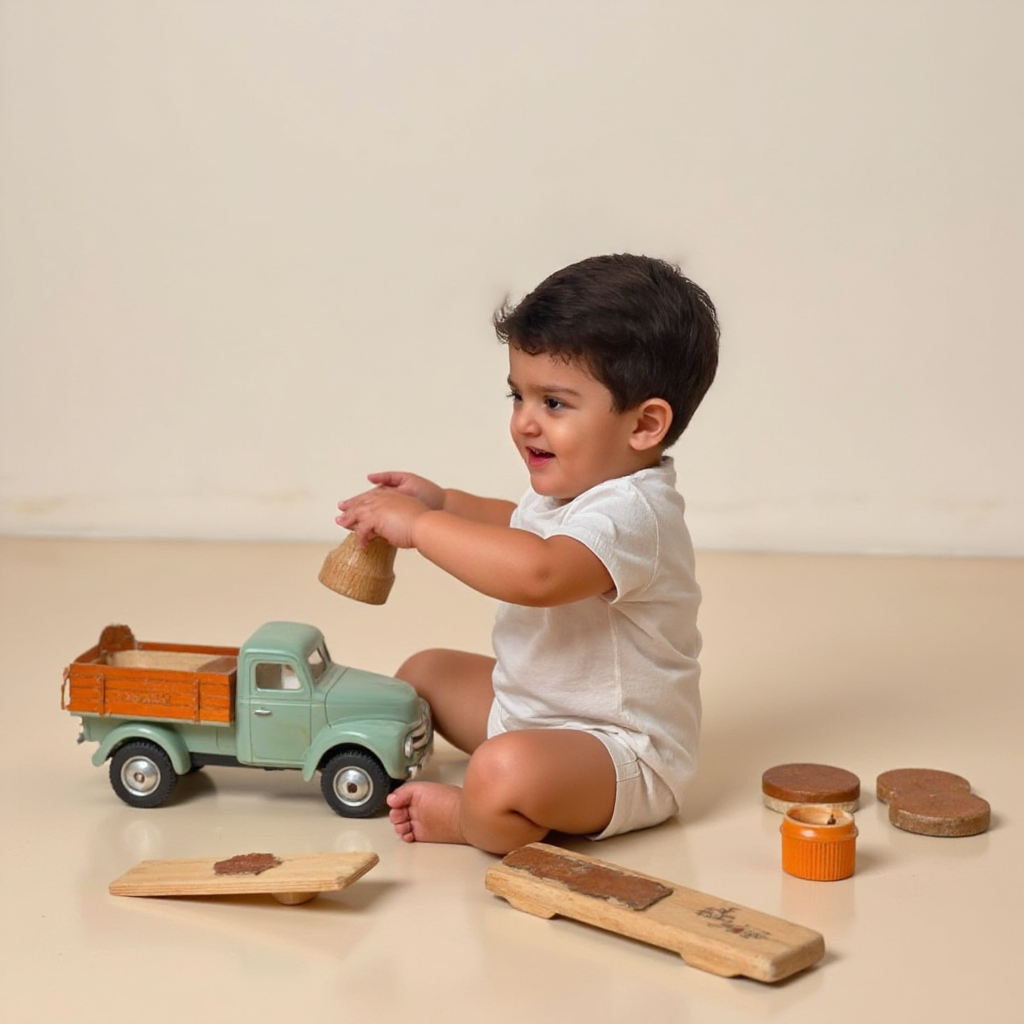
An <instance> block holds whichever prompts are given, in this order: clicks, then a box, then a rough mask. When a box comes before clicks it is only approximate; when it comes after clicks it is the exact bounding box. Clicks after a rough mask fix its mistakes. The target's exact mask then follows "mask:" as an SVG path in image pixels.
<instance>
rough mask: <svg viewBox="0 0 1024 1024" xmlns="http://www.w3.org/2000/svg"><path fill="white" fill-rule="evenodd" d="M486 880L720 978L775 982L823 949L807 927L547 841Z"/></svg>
mask: <svg viewBox="0 0 1024 1024" xmlns="http://www.w3.org/2000/svg"><path fill="white" fill-rule="evenodd" d="M486 886H487V889H488V890H489V891H490V892H493V893H495V894H496V895H498V896H501V897H502V898H504V899H506V900H508V902H509V903H510V904H511V905H512V906H513V907H515V908H516V909H517V910H522V911H525V912H526V913H528V914H534V915H536V916H537V917H545V918H550V917H554V916H555V915H556V914H558V915H561V916H563V917H569V918H572V919H573V920H576V921H582V922H584V923H585V924H590V925H594V926H596V927H598V928H603V929H604V930H606V931H610V932H614V933H615V934H618V935H625V936H627V937H628V938H631V939H638V940H639V941H641V942H646V943H649V944H650V945H653V946H660V947H661V948H663V949H668V950H671V951H672V952H674V953H678V954H679V955H680V956H681V957H682V958H683V960H684V961H686V963H687V964H689V965H690V966H691V967H697V968H699V969H700V970H702V971H709V972H710V973H712V974H718V975H721V976H722V977H727V978H731V977H736V976H737V975H743V976H745V977H748V978H753V979H754V980H756V981H767V982H773V981H781V980H782V979H783V978H788V977H789V976H790V975H792V974H796V973H797V972H798V971H802V970H803V969H804V968H805V967H810V966H811V965H812V964H815V963H817V962H818V961H819V960H820V959H821V958H822V957H823V956H824V955H825V940H824V939H823V938H822V937H821V935H820V934H819V933H818V932H815V931H812V930H811V929H810V928H804V927H803V926H801V925H797V924H792V923H790V922H789V921H784V920H783V919H782V918H779V917H772V916H771V915H770V914H763V913H761V912H760V911H757V910H750V909H749V908H747V907H741V906H739V905H738V904H736V903H733V902H731V901H729V900H723V899H720V898H719V897H717V896H708V895H706V894H705V893H701V892H697V891H696V890H695V889H687V888H685V887H683V886H680V885H675V884H674V883H672V882H666V881H663V880H662V879H658V878H653V877H651V876H650V875H642V874H640V873H639V872H636V871H630V870H628V869H626V868H622V867H619V866H617V865H615V864H609V863H607V862H606V861H601V860H595V859H594V858H592V857H587V856H585V855H584V854H580V853H572V852H570V851H569V850H563V849H561V848H559V847H555V846H550V845H548V844H547V843H531V844H530V845H529V846H524V847H521V848H520V849H518V850H513V851H512V853H510V854H508V856H506V857H505V858H504V859H503V860H502V861H501V862H500V863H499V864H496V865H494V866H493V867H492V868H490V869H489V870H488V872H487V877H486Z"/></svg>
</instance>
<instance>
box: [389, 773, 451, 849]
mask: <svg viewBox="0 0 1024 1024" xmlns="http://www.w3.org/2000/svg"><path fill="white" fill-rule="evenodd" d="M461 803H462V790H461V789H459V787H458V786H449V785H446V784H445V783H443V782H407V783H405V785H404V786H399V787H398V789H396V790H395V791H394V793H391V794H389V795H388V807H390V808H391V811H390V813H389V814H388V817H389V818H390V819H391V824H392V825H394V827H395V834H396V835H398V836H399V837H400V838H401V839H403V840H405V842H407V843H465V842H466V840H465V837H464V836H463V835H462V825H461V823H460V821H459V806H460V804H461Z"/></svg>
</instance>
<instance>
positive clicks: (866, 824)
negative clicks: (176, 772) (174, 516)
mask: <svg viewBox="0 0 1024 1024" xmlns="http://www.w3.org/2000/svg"><path fill="white" fill-rule="evenodd" d="M323 554H324V551H323V550H322V549H320V548H318V547H317V546H310V545H293V546H288V545H265V546H261V545H242V544H239V545H190V544H148V543H125V542H116V543H115V542H99V541H94V542H85V541H79V542H72V541H43V540H38V541H26V540H10V539H9V540H0V651H2V656H3V667H4V680H3V691H2V692H3V706H2V715H3V723H4V729H3V737H4V739H3V744H2V748H0V758H2V775H0V779H2V780H3V782H2V785H3V826H2V827H3V841H2V844H0V868H2V871H0V877H2V879H3V892H4V895H3V902H2V911H0V921H2V925H0V928H2V932H0V934H2V947H0V1021H3V1022H4V1024H22V1022H36V1021H39V1022H47V1024H55V1022H64V1021H68V1022H72V1021H81V1022H87V1021H97V1022H99V1021H103V1022H105V1024H106V1022H110V1021H123V1020H146V1021H147V1022H149V1024H153V1022H161V1021H179V1020H184V1019H189V1020H197V1021H213V1020H217V1019H222V1020H242V1021H246V1022H249V1024H253V1022H257V1024H258V1022H262V1021H275V1022H276V1021H285V1020H288V1021H296V1020H304V1021H311V1020H316V1021H328V1020H330V1021H360V1022H365V1024H376V1022H378V1021H380V1022H390V1021H398V1020H405V1021H414V1020H422V1021H444V1022H461V1021H467V1022H468V1021H472V1022H484V1021H486V1022H501V1021H521V1020H534V1021H554V1020H573V1021H575V1020H589V1021H623V1022H627V1021H628V1022H631V1024H632V1022H634V1021H654V1020H665V1021H683V1020H686V1021H698V1022H701V1024H713V1022H717V1021H728V1022H735V1021H740V1020H760V1019H767V1018H778V1019H784V1020H785V1021H786V1022H787V1024H798V1022H801V1021H808V1022H809V1021H832V1022H846V1021H858V1022H860V1021H872V1022H875V1021H879V1022H880V1021H900V1020H915V1021H916V1020H929V1021H939V1022H941V1021H964V1020H970V1019H974V1018H977V1017H978V1016H980V1015H981V1014H984V1015H985V1016H986V1017H988V1018H989V1019H993V1020H1011V1019H1017V1013H1018V1012H1019V1004H1020V996H1021V992H1022V989H1021V981H1020V978H1021V967H1020V962H1021V954H1022V953H1024V940H1022V937H1021V922H1022V921H1024V901H1022V898H1021V897H1022V884H1021V870H1022V866H1024V840H1022V833H1021V809H1020V802H1021V798H1022V796H1021V792H1022V784H1024V772H1022V770H1021V769H1022V764H1021V761H1022V759H1021V755H1020V750H1021V730H1022V727H1024V716H1022V714H1021V711H1022V699H1021V692H1022V686H1024V616H1022V610H1024V562H1021V561H941V560H909V559H853V558H849V559H847V558H803V557H777V556H762V557H757V556H738V555H719V554H707V555H703V556H702V557H701V558H700V570H701V579H702V583H703V585H704V590H705V610H704V615H703V620H702V626H703V632H704V635H705V657H704V693H705V733H704V742H703V752H702V758H703V768H702V773H701V776H700V779H699V781H698V783H697V784H696V786H695V788H694V790H693V794H692V799H691V801H690V803H689V805H688V806H687V807H686V809H685V812H684V814H683V815H682V817H681V819H680V820H678V821H673V822H670V823H668V824H666V825H664V826H661V827H659V828H656V829H652V830H650V831H648V832H645V833H640V834H634V835H631V836H624V837H620V838H617V839H614V840H610V841H608V842H606V843H603V844H598V845H597V846H595V845H594V844H589V843H587V842H586V841H585V840H581V841H578V842H573V843H571V844H570V845H572V846H574V847H575V848H578V849H580V850H583V851H584V852H589V853H592V854H593V855H595V856H599V857H601V858H603V859H605V860H610V861H613V862H616V863H618V864H621V865H624V866H626V867H630V868H634V869H636V870H638V871H642V872H645V873H647V874H651V875H655V876H657V877H660V878H665V879H668V880H670V881H674V882H677V883H679V884H681V885H686V886H690V887H692V888H695V889H699V890H701V891H703V892H705V893H709V894H712V895H715V896H718V897H720V898H721V899H722V901H723V902H725V903H729V902H732V903H739V904H743V905H746V906H750V907H754V908H757V909H759V910H762V911H766V912H768V913H771V914H775V915H778V916H781V917H785V918H787V919H790V920H792V921H795V922H797V923H800V924H803V925H807V926H809V927H811V928H814V929H817V930H818V931H820V932H822V934H823V935H824V936H825V941H826V946H827V950H828V952H827V955H826V958H825V960H824V961H823V962H822V963H821V964H820V965H819V966H817V967H816V968H813V969H811V970H809V971H806V972H804V973H803V974H800V975H798V976H796V977H795V978H793V979H791V980H790V981H788V982H785V983H783V984H779V985H776V986H768V985H764V984H760V983H758V982H753V981H748V980H742V979H739V980H737V979H723V978H719V977H715V976H713V975H710V974H707V973H705V972H702V971H699V970H696V969H693V968H690V967H687V966H686V965H685V964H684V963H683V961H682V960H681V959H679V958H678V957H676V956H674V955H672V954H670V953H667V952H663V951H661V950H657V949H654V948H651V947H647V946H643V945H640V944H638V943H635V942H632V941H629V940H624V939H620V938H617V937H615V936H612V935H608V934H606V933H603V932H600V931H597V930H595V929H591V928H589V927H587V926H584V925H580V924H576V923H573V922H570V921H567V920H564V919H556V920H553V921H543V920H541V919H539V918H534V917H530V916H528V915H525V914H522V913H520V912H518V911H515V910H513V909H512V908H511V907H510V906H509V905H508V904H506V903H505V902H504V901H502V900H500V899H498V898H497V897H494V896H492V895H490V894H489V893H487V892H486V891H485V889H484V885H483V881H484V874H485V872H486V870H487V868H488V866H489V865H490V864H491V863H493V859H492V858H490V857H488V856H487V855H485V854H483V853H480V852H478V851H476V850H472V849H467V848H460V847H443V846H437V847H431V846H410V845H405V844H403V843H400V842H398V841H397V840H396V839H395V838H394V837H393V836H392V834H391V832H390V827H389V825H388V823H387V821H386V820H384V819H379V820H373V821H370V822H366V823H356V822H351V821H346V820H343V819H341V818H339V817H337V816H335V815H334V814H332V813H331V812H330V811H329V810H328V808H327V807H326V805H325V804H324V803H323V802H322V800H321V798H320V796H319V790H318V788H317V787H316V785H314V784H310V785H306V784H304V783H303V782H302V781H301V779H300V778H298V776H297V775H294V774H292V773H264V772H250V771H243V770H239V769H210V770H208V771H206V772H204V773H203V775H202V776H198V777H195V778H190V779H188V780H186V782H184V783H182V786H181V798H180V799H178V800H177V801H176V802H175V803H174V804H173V805H171V806H168V807H166V808H162V809H159V810H154V811H148V812H146V811H137V810H132V809H129V808H128V807H126V806H124V805H122V804H121V803H120V802H119V801H118V800H117V799H116V798H115V796H114V795H113V793H112V791H111V790H110V787H109V785H108V783H107V779H106V773H105V771H103V770H102V769H97V768H93V767H92V765H91V763H90V761H89V754H90V750H89V749H88V748H83V747H80V746H77V745H76V743H75V739H76V736H77V732H78V724H77V721H76V720H74V719H73V718H71V717H70V716H68V715H67V714H66V713H65V712H62V711H61V710H60V705H59V692H60V681H61V671H62V669H63V667H64V665H65V664H66V663H67V662H69V661H70V660H72V658H74V656H76V655H77V654H79V653H80V652H82V651H84V650H85V649H86V648H88V647H89V646H91V645H92V644H93V643H95V641H96V638H97V635H98V632H99V630H100V628H101V627H102V626H104V625H106V624H107V623H109V622H115V621H123V622H127V623H129V624H130V625H131V626H132V627H133V628H134V629H135V632H136V634H137V635H138V636H139V637H140V638H143V639H149V640H170V641H191V642H206V643H221V644H238V643H240V642H241V641H242V640H243V639H244V638H245V636H246V635H247V633H248V632H249V631H250V630H251V629H253V628H254V627H255V626H256V625H258V624H259V623H261V622H263V621H265V620H267V619H274V618H292V619H299V620H302V621H310V622H314V623H316V624H317V625H319V626H321V627H322V628H323V629H324V631H325V633H326V634H327V636H328V641H329V644H330V647H331V649H332V652H333V654H334V656H335V658H336V659H337V660H339V661H343V662H347V663H349V664H353V665H357V666H360V667H364V668H371V669H376V670H381V671H391V670H393V669H394V667H395V666H397V664H398V663H399V662H400V661H401V659H402V658H403V657H404V656H405V655H406V654H407V653H409V652H411V651H413V650H415V649H418V648H420V647H423V646H428V645H432V644H443V645H450V646H464V647H469V648H473V649H479V650H485V649H486V648H487V643H488V632H489V623H490V617H491V611H492V609H491V606H490V603H489V602H488V601H486V600H483V599H481V598H479V597H476V596H474V595H470V594H466V593H464V592H463V591H462V590H461V589H460V588H459V587H458V586H457V585H455V584H453V583H452V582H451V581H449V580H447V579H445V578H444V577H442V576H441V574H440V573H438V572H437V571H436V570H434V569H432V568H431V567H430V566H428V565H426V564H425V563H423V562H421V561H420V560H419V559H418V557H417V556H415V555H412V554H402V555H401V556H400V557H399V560H398V565H397V571H398V582H397V584H396V587H395V590H394V592H393V594H392V596H391V599H390V600H389V602H388V603H387V604H386V605H385V606H383V607H380V608H371V607H367V606H363V605H357V604H355V603H353V602H350V601H346V600H345V599H343V598H340V597H337V596H336V595H334V594H331V593H330V592H329V591H327V590H325V589H324V588H322V587H320V586H319V584H318V583H317V582H316V573H317V570H318V569H319V564H320V561H321V558H322V556H323ZM788 761H823V762H827V763H830V764H836V765H840V766H843V767H845V768H848V769H850V770H851V771H854V772H856V773H857V774H858V775H859V776H860V778H861V780H862V782H863V785H864V791H865V798H864V801H863V807H862V809H861V811H860V812H859V813H858V815H857V821H858V825H859V828H860V838H859V845H858V857H859V862H858V870H857V873H856V874H855V876H854V877H853V878H851V879H849V880H847V881H844V882H835V883H814V882H806V881H801V880H799V879H795V878H791V877H789V876H787V875H785V874H783V872H782V871H781V868H780V856H779V836H778V828H779V821H780V819H779V817H778V816H777V815H775V814H773V813H772V812H770V811H768V810H766V809H764V807H763V806H762V805H761V800H760V776H761V772H762V771H763V770H764V769H765V768H767V767H770V766H771V765H774V764H778V763H781V762H788ZM906 766H927V767H935V768H944V769H948V770H951V771H955V772H958V773H960V774H962V775H965V776H966V777H967V778H968V779H970V780H971V781H972V782H973V783H974V786H975V789H976V791H977V792H979V793H980V794H981V795H982V796H984V797H986V798H987V799H988V800H989V801H990V802H991V804H992V807H993V811H994V821H993V827H992V829H991V830H990V831H989V832H988V833H986V834H984V835H981V836H977V837H973V838H966V839H932V838H925V837H920V836H914V835H910V834H908V833H903V832H899V831H898V830H896V829H894V828H892V827H891V826H890V825H889V824H888V822H887V820H886V816H885V813H884V808H883V807H881V806H880V805H878V803H877V802H876V801H875V799H874V797H873V790H874V780H875V777H876V776H877V774H878V773H879V772H881V771H884V770H886V769H889V768H896V767H906ZM461 771H462V760H461V758H460V756H459V755H457V754H456V753H455V752H454V751H452V750H451V749H450V748H445V747H443V746H442V748H441V749H439V751H438V753H437V755H436V757H435V760H434V762H433V764H432V767H431V769H430V776H431V777H435V778H442V779H448V780H458V779H459V778H460V774H461ZM350 850H374V851H376V852H377V853H378V854H379V856H380V864H379V865H378V866H377V867H376V868H375V869H374V870H373V871H372V872H371V873H370V874H369V875H367V876H366V877H365V878H364V879H363V880H362V881H360V882H358V883H357V884H356V885H354V886H353V887H352V888H351V889H349V890H347V891H346V892H343V893H339V894H333V895H329V896H323V897H320V898H319V899H318V900H316V901H315V902H313V903H310V904H308V905H306V906H300V907H286V906H282V905H279V904H278V903H276V902H274V901H272V900H270V899H267V898H256V897H245V898H236V899H214V900H204V899H198V898H196V899H188V900H133V899H125V898H117V897H112V896H109V895H108V894H107V885H108V883H109V882H110V881H111V880H112V879H113V878H115V877H116V876H118V875H120V874H121V873H122V872H123V871H125V870H126V869H127V868H128V867H130V866H132V865H133V864H135V863H136V862H137V861H139V860H142V859H149V858H173V857H203V856H217V857H221V856H230V855H232V854H236V853H244V852H250V851H271V852H281V853H285V852H313V851H350ZM1014 1007H1016V1009H1014Z"/></svg>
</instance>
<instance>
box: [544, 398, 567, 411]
mask: <svg viewBox="0 0 1024 1024" xmlns="http://www.w3.org/2000/svg"><path fill="white" fill-rule="evenodd" d="M544 405H545V406H546V407H547V408H548V409H564V408H565V402H562V401H559V399H557V398H545V399H544Z"/></svg>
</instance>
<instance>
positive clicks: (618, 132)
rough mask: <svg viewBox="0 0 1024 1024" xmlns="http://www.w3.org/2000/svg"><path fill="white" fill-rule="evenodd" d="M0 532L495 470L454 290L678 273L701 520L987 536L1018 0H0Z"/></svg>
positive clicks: (311, 508)
mask: <svg viewBox="0 0 1024 1024" xmlns="http://www.w3.org/2000/svg"><path fill="white" fill-rule="evenodd" d="M0 19H2V20H0V532H5V533H13V534H72V535H118V536H156V537H170V536H173V537H200V538H271V539H277V538H283V539H290V538H297V539H317V540H319V539H323V540H324V541H333V540H334V539H335V538H336V532H337V528H336V527H334V525H333V508H334V504H335V502H336V501H337V499H338V498H340V497H342V496H344V495H346V494H349V493H352V492H354V491H355V490H356V489H359V488H360V487H361V486H362V479H363V476H364V474H365V473H366V472H368V471H370V470H373V469H378V468H409V469H415V470H417V471H419V472H422V473H424V474H426V475H430V476H433V477H435V478H437V479H439V480H440V481H441V482H442V483H446V484H450V485H453V486H459V487H464V488H468V489H471V490H479V491H484V492H489V493H501V494H504V495H506V496H509V497H516V496H518V494H519V493H520V492H521V490H522V488H523V486H524V474H523V471H522V469H521V467H520V466H519V465H518V464H517V462H516V458H515V456H514V453H513V452H512V449H511V445H510V444H509V442H508V441H507V439H506V434H505V421H506V417H507V411H508V410H507V402H506V399H505V386H504V383H503V380H504V375H505V372H506V370H505V361H504V360H505V356H504V352H503V350H502V349H501V348H500V347H499V346H498V345H497V343H496V342H495V341H494V339H493V335H492V334H491V332H490V328H489V317H490V313H491V310H492V308H493V307H494V305H495V304H496V303H497V302H498V301H499V300H500V299H501V298H502V297H503V295H504V294H505V293H506V292H510V293H511V294H512V295H513V296H518V295H521V294H522V293H523V292H525V291H526V290H528V289H529V288H530V287H532V286H533V285H534V284H535V283H536V282H537V281H538V280H539V279H540V278H541V277H543V276H545V275H546V274H547V273H548V272H550V271H551V270H554V269H556V268H557V267H559V266H561V265H563V264H565V263H567V262H570V261H573V260H576V259H579V258H582V257H584V256H587V255H591V254H594V253H597V252H606V251H634V252H646V253H651V254H657V255H662V256H665V257H668V258H671V259H673V260H677V261H680V262H681V264H682V266H683V268H684V270H685V271H686V272H688V273H689V274H690V275H691V276H693V277H694V278H695V279H696V280H697V281H699V282H700V283H701V284H702V285H704V286H705V287H706V288H707V289H708V290H709V291H710V292H711V294H712V296H713V298H714V299H715V300H716V302H717V304H718V306H719V310H720V315H721V321H722V327H723V348H722V365H721V371H720V375H719V379H718V381H717V382H716V384H715V386H714V388H713V389H712V391H711V393H710V394H709V397H708V400H707V403H706V405H705V406H704V407H703V408H702V409H701V411H700V412H699V413H698V415H697V418H696V420H695V421H694V424H693V427H692V428H691V430H690V431H689V432H688V433H687V435H685V436H684V439H683V441H682V442H680V444H679V445H678V446H677V449H676V450H675V455H676V457H677V461H678V463H679V468H680V471H681V473H680V475H681V480H682V483H681V489H682V490H683V491H684V493H685V494H686V495H687V497H688V500H689V504H690V509H691V519H692V528H693V532H694V535H695V539H696V542H697V544H698V546H699V547H701V548H704V549H709V548H720V549H748V550H750V549H754V550H757V549H765V550H798V551H832V552H909V553H954V554H980V555H1024V525H1022V524H1024V459H1022V457H1021V441H1022V438H1024V414H1022V411H1021V410H1022V402H1021V391H1022V381H1024V354H1022V353H1024V345H1022V340H1021V331H1020V328H1019V324H1018V317H1017V315H1016V314H1017V304H1018V301H1019V299H1018V296H1019V294H1020V284H1019V282H1020V277H1021V271H1022V269H1024V254H1022V249H1024V242H1022V239H1024V207H1022V199H1021V193H1022V186H1021V182H1022V181H1024V138H1022V135H1024V127H1022V124H1024V119H1022V114H1021V109H1022V102H1021V97H1022V95H1024V62H1022V61H1021V60H1020V41H1021V39H1022V38H1024V5H1022V4H1020V3H1017V2H1013V0H1008V2H1004V3H998V2H994V0H972V2H967V0H963V2H953V0H930V2H929V0H922V2H910V0H867V2H859V3H837V2H833V3H828V2H813V0H805V2H796V0H792V2H783V0H731V2H728V0H725V2H723V0H716V2H711V0H707V2H684V0H679V2H668V0H666V2H637V0H628V2H627V0H622V2H618V3H612V2H584V0H575V2H573V0H554V2H547V3H542V2H534V0H517V2H511V0H488V2H469V0H465V2H456V0H437V2H425V0H424V2H410V0H392V2H379V3H368V2H354V0H320V2H316V0H291V2H287V3H285V2H282V0H272V2H271V0H220V2H218V0H192V2H189V0H178V2H157V0H153V2H147V3H139V2H137V0H121V2H115V0H110V2H99V0H51V2H47V0H23V2H18V0H0Z"/></svg>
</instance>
